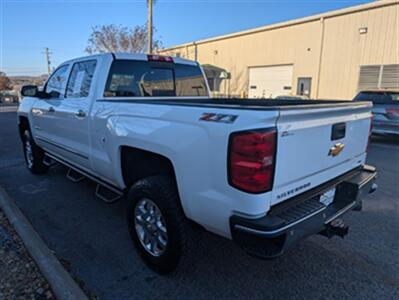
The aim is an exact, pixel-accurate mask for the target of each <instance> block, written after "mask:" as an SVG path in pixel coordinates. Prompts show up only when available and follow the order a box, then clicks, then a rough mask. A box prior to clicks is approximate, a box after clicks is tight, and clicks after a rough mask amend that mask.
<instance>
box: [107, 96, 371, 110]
mask: <svg viewBox="0 0 399 300" xmlns="http://www.w3.org/2000/svg"><path fill="white" fill-rule="evenodd" d="M99 101H105V102H108V101H112V102H134V103H145V104H161V105H177V106H195V107H198V106H201V107H214V108H228V109H232V108H233V109H249V110H281V109H292V108H295V109H301V108H304V109H311V108H328V107H338V106H361V105H365V104H367V102H354V101H341V100H281V99H249V98H195V99H194V98H179V99H160V98H158V99H154V98H149V99H148V100H147V99H132V98H117V99H112V100H111V99H101V100H99Z"/></svg>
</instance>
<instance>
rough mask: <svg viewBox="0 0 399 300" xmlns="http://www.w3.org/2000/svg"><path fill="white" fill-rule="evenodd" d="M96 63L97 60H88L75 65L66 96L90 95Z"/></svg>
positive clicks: (80, 96) (81, 96) (79, 96)
mask: <svg viewBox="0 0 399 300" xmlns="http://www.w3.org/2000/svg"><path fill="white" fill-rule="evenodd" d="M96 64H97V62H96V61H95V60H88V61H82V62H77V63H75V64H74V65H73V67H72V71H71V75H70V76H69V80H68V84H67V88H66V98H84V97H87V96H89V93H90V86H91V82H92V80H93V75H94V71H95V69H96Z"/></svg>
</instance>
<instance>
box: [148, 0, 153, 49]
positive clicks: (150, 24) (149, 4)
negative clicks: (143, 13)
mask: <svg viewBox="0 0 399 300" xmlns="http://www.w3.org/2000/svg"><path fill="white" fill-rule="evenodd" d="M147 12H148V20H147V22H148V24H147V32H148V37H147V43H148V46H147V51H148V53H149V54H151V53H152V28H153V27H152V0H147Z"/></svg>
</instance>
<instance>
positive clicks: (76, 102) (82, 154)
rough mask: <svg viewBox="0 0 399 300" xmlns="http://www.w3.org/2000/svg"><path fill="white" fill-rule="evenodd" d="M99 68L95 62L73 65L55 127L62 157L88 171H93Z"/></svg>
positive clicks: (56, 112) (91, 60) (88, 61)
mask: <svg viewBox="0 0 399 300" xmlns="http://www.w3.org/2000/svg"><path fill="white" fill-rule="evenodd" d="M96 65H97V60H96V59H90V60H83V61H77V62H75V63H73V65H72V69H71V72H70V75H69V79H68V82H67V86H66V92H65V97H64V99H63V100H62V101H61V104H60V105H59V106H58V107H57V109H56V111H55V116H56V118H55V120H56V121H55V122H54V123H53V124H52V130H53V132H54V135H55V136H57V143H58V146H59V149H60V150H59V151H60V152H61V154H62V157H63V158H64V159H66V160H68V161H69V162H72V163H74V164H77V165H79V166H80V167H83V168H86V169H90V161H89V157H90V155H89V154H90V139H89V119H90V118H89V111H90V106H91V103H92V101H91V100H92V99H91V97H90V95H91V94H93V92H92V89H93V84H92V83H93V77H94V74H95V70H96Z"/></svg>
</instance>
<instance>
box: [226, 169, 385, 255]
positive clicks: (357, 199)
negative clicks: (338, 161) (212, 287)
mask: <svg viewBox="0 0 399 300" xmlns="http://www.w3.org/2000/svg"><path fill="white" fill-rule="evenodd" d="M376 176H377V172H376V170H375V168H374V167H371V166H367V165H366V166H364V167H362V168H361V169H356V170H353V171H351V172H348V173H346V174H344V175H342V176H339V177H338V178H335V179H333V180H331V181H329V182H327V183H325V184H323V185H321V186H319V187H316V188H315V189H312V190H310V191H307V192H305V193H303V194H301V195H299V196H296V197H294V198H292V199H290V200H287V201H284V202H282V203H280V204H278V205H276V206H273V207H272V208H271V210H270V211H269V212H268V214H267V215H266V216H264V217H262V218H258V219H249V218H244V217H241V216H232V217H231V218H230V229H231V234H232V237H233V240H234V241H235V242H236V243H237V244H238V245H240V247H241V248H243V249H244V250H245V251H246V252H247V253H249V254H251V255H254V256H258V257H261V258H274V257H277V256H279V255H281V254H283V253H284V251H285V250H287V249H288V248H290V247H291V246H292V245H294V244H295V243H296V242H297V241H299V240H300V239H302V238H304V237H306V236H309V235H312V234H315V233H319V232H322V231H323V230H325V229H326V228H327V227H328V225H329V224H330V223H331V222H332V221H334V220H335V219H337V218H339V217H340V216H341V215H343V214H344V213H346V212H347V211H349V210H351V209H354V208H359V207H361V202H362V199H363V197H364V196H366V195H367V194H369V193H371V192H373V191H374V190H375V189H376V184H375V180H376ZM334 187H335V188H336V193H335V197H334V201H333V202H332V203H331V204H330V205H328V206H325V205H324V204H322V203H320V201H319V198H320V195H321V194H323V193H324V192H326V191H328V190H330V189H332V188H334Z"/></svg>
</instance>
